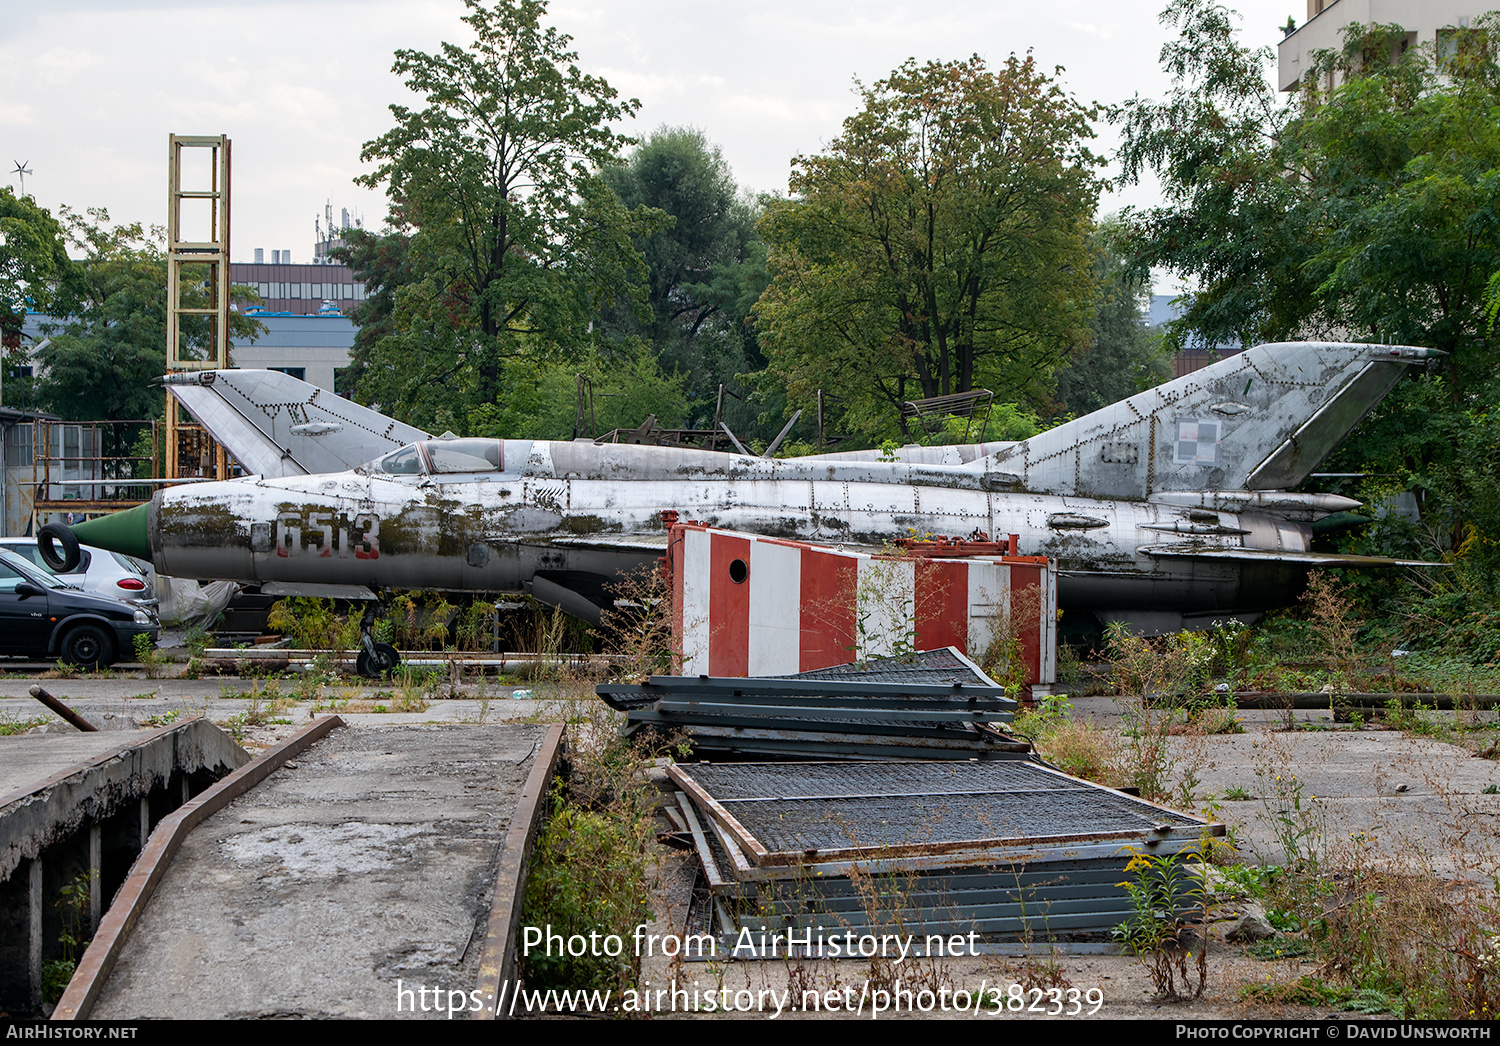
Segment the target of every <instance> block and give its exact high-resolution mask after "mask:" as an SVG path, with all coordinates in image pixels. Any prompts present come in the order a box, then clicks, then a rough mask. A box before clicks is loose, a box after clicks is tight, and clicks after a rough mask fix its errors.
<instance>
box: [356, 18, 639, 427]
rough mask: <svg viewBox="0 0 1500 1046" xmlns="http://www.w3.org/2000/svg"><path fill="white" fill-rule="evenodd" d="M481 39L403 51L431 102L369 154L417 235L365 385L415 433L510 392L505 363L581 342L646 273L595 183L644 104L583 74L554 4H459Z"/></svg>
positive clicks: (610, 199) (399, 65) (372, 179)
mask: <svg viewBox="0 0 1500 1046" xmlns="http://www.w3.org/2000/svg"><path fill="white" fill-rule="evenodd" d="M466 4H467V6H468V9H469V13H468V14H467V15H465V16H464V19H463V20H464V22H465V23H466V24H467V25H468V26H469V28H470V29H471V30H472V31H473V34H474V41H473V43H472V44H471V45H470V46H469V47H467V48H462V47H458V46H456V45H454V44H448V43H445V44H443V45H442V48H441V51H440V53H438V54H425V53H423V52H420V51H398V52H397V53H396V62H395V66H394V71H395V72H396V73H398V74H400V75H403V76H405V77H406V85H407V86H408V87H410V88H411V89H412V90H413V91H415V92H416V93H417V94H419V95H421V96H422V97H423V98H424V99H425V101H426V104H425V106H424V107H422V108H418V109H412V108H408V107H406V106H402V105H393V106H391V113H392V114H393V115H394V116H395V118H396V126H395V127H394V128H392V129H391V130H390V131H388V132H387V133H386V134H384V135H382V136H381V137H380V138H377V139H375V140H374V141H371V142H367V143H366V144H365V148H364V152H363V158H364V159H365V160H367V161H373V162H375V163H376V164H377V165H378V166H377V167H376V169H375V170H374V171H373V172H372V173H370V174H369V175H367V176H365V177H364V178H363V179H361V181H362V182H363V183H364V184H366V185H371V186H379V185H386V186H387V188H388V192H389V195H390V198H391V201H392V219H393V222H394V223H395V224H396V225H397V226H398V228H397V231H398V232H401V233H408V234H409V237H410V242H409V244H408V247H407V251H408V256H407V258H406V259H405V264H406V265H407V266H409V274H408V275H409V279H408V280H407V282H405V283H404V285H403V286H401V287H400V289H399V290H398V291H397V293H396V295H395V298H396V301H395V308H394V315H393V318H392V326H393V332H392V333H391V335H390V336H388V337H386V338H384V339H383V340H382V341H381V342H380V343H379V344H378V345H377V346H376V347H375V349H374V350H373V351H372V352H371V354H370V356H371V359H370V365H369V366H368V367H367V369H366V373H365V376H364V380H363V382H362V383H361V386H360V392H361V394H362V396H363V398H366V399H374V400H378V401H380V402H381V403H382V404H383V405H384V406H385V407H386V409H389V410H395V411H397V412H398V413H401V414H403V415H405V416H408V417H410V419H411V420H412V421H414V422H416V423H419V424H431V423H432V421H433V419H434V417H435V416H436V414H437V411H438V410H439V409H445V410H448V411H451V412H454V413H455V416H457V417H458V418H459V421H460V424H462V423H463V417H464V415H465V414H466V413H467V412H468V411H470V410H472V409H474V408H475V407H478V406H480V405H486V404H488V405H493V404H495V403H496V401H497V400H499V399H501V398H502V397H503V396H504V395H505V394H506V382H507V374H508V373H509V372H510V371H511V368H509V367H507V362H510V361H515V360H517V359H521V358H533V359H534V358H538V357H540V356H544V355H545V354H546V353H548V352H552V351H555V350H556V349H557V348H558V347H567V346H569V345H571V344H576V343H578V342H579V341H580V340H581V338H582V337H583V335H584V333H585V332H586V331H587V329H588V321H589V317H590V316H591V315H592V314H593V312H594V311H595V309H596V308H597V306H598V304H599V303H600V302H601V301H605V300H609V299H611V298H613V297H616V296H620V295H628V294H629V293H631V288H632V285H633V283H634V282H635V281H638V280H639V278H640V274H641V264H640V258H639V255H638V253H637V252H636V250H635V249H634V247H633V246H632V244H631V242H630V238H629V234H630V233H632V232H635V231H637V230H638V228H639V224H638V223H637V222H636V221H635V220H633V218H632V216H631V215H630V214H629V213H628V212H627V211H625V209H624V208H622V207H621V206H620V205H619V204H618V202H617V201H616V199H615V197H614V195H613V194H612V193H610V192H609V191H608V190H607V188H606V187H605V186H604V185H603V184H602V183H601V182H600V181H599V179H598V175H597V172H598V170H599V169H600V168H602V167H604V166H605V165H606V164H608V163H610V162H612V161H613V160H614V158H615V156H616V154H617V153H618V151H619V150H620V149H621V148H622V147H623V146H625V145H628V144H629V141H630V140H629V139H628V138H626V137H624V136H622V135H620V134H618V133H616V131H615V130H614V125H615V124H616V123H618V122H619V121H621V120H623V119H626V118H628V117H630V116H631V115H633V114H634V112H635V110H636V109H637V108H639V104H640V103H639V102H636V101H634V100H621V99H620V98H619V97H618V96H617V93H616V92H615V90H614V89H613V88H612V87H610V86H609V84H607V83H606V82H605V81H604V80H602V79H600V78H598V77H595V76H590V75H587V74H585V73H583V72H581V71H580V70H579V69H578V67H577V65H576V64H574V63H575V62H576V61H577V55H576V54H575V53H574V52H573V51H571V50H569V47H568V45H569V43H570V39H571V38H570V37H568V36H566V35H564V34H562V33H559V32H558V31H557V30H556V29H555V28H551V27H543V26H542V24H541V18H542V16H543V15H544V14H545V12H546V7H547V5H546V3H545V0H499V2H498V3H496V4H495V5H494V6H493V7H486V6H484V5H483V4H481V3H479V2H478V0H466Z"/></svg>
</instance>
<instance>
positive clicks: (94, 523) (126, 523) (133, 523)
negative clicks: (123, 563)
mask: <svg viewBox="0 0 1500 1046" xmlns="http://www.w3.org/2000/svg"><path fill="white" fill-rule="evenodd" d="M149 508H150V506H149V505H137V506H136V507H135V508H128V509H125V510H124V511H123V512H112V513H110V514H109V515H108V516H100V517H99V518H98V519H89V520H85V521H84V522H82V523H75V524H73V536H74V537H76V538H77V539H78V540H79V541H80V542H82V543H83V544H85V545H94V546H97V547H98V548H107V549H109V550H110V551H111V552H119V553H121V554H122V555H126V556H134V557H135V558H136V559H143V560H145V561H146V562H147V563H149V562H151V539H150V538H149V536H148V535H147V533H146V513H147V510H148V509H149Z"/></svg>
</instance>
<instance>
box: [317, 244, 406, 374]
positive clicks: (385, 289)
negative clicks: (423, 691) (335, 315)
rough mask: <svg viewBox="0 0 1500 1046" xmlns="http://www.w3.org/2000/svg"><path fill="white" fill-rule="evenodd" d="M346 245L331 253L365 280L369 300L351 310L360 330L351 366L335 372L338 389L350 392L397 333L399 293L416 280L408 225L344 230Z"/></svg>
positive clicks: (352, 318)
mask: <svg viewBox="0 0 1500 1046" xmlns="http://www.w3.org/2000/svg"><path fill="white" fill-rule="evenodd" d="M342 235H343V240H344V243H343V245H342V246H339V247H335V248H334V249H333V250H332V251H331V252H330V254H331V256H332V257H333V258H334V259H335V260H336V261H340V262H343V263H344V264H345V265H347V266H349V270H350V272H352V273H353V274H354V279H355V280H356V281H357V282H359V283H362V284H364V288H365V298H364V300H363V301H361V302H360V303H359V304H358V305H356V306H355V307H354V310H353V311H352V312H351V313H350V317H349V318H350V319H351V320H353V321H354V326H355V327H356V328H357V329H356V330H355V332H354V344H353V345H352V346H351V347H350V350H349V358H350V365H349V367H348V369H347V370H341V371H337V372H336V373H335V374H334V378H335V380H336V381H337V382H338V385H339V387H338V388H337V389H336V391H337V392H338V393H339V394H340V395H343V396H347V395H350V394H351V393H353V392H354V391H355V389H356V387H357V386H358V385H359V384H360V383H361V382H363V381H364V380H365V379H366V377H367V375H368V374H369V371H370V368H371V366H372V365H373V361H374V358H375V353H376V350H377V348H378V346H379V345H380V343H381V342H382V341H384V340H385V339H386V338H389V337H391V336H392V335H394V334H396V333H397V330H396V292H397V291H398V290H399V289H400V288H401V286H402V285H403V284H405V283H408V282H410V281H411V279H412V270H411V258H410V246H411V235H410V230H408V229H400V228H398V229H395V230H387V231H385V232H381V233H373V232H370V231H369V230H368V229H345V230H344V232H343V234H342Z"/></svg>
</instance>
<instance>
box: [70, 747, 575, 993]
mask: <svg viewBox="0 0 1500 1046" xmlns="http://www.w3.org/2000/svg"><path fill="white" fill-rule="evenodd" d="M545 729H546V728H545V727H542V726H528V725H522V724H496V725H491V726H472V725H469V726H448V725H431V726H397V727H384V728H374V727H360V726H356V727H349V728H346V729H343V730H336V731H334V732H333V733H332V734H330V735H329V736H328V737H327V738H325V739H324V740H322V741H320V742H318V743H317V744H316V745H314V746H313V747H312V748H310V749H309V750H307V751H306V752H304V753H302V755H300V756H298V757H297V758H296V759H295V760H294V761H293V762H292V763H290V764H288V766H287V767H286V768H285V769H283V770H281V771H278V772H277V773H275V774H273V775H272V776H271V777H270V778H268V779H267V780H266V781H265V782H264V783H263V784H261V785H260V786H259V787H257V788H255V789H254V790H252V791H251V792H250V793H248V794H247V795H245V796H242V797H241V798H239V799H237V800H235V801H234V802H233V803H231V804H230V805H229V806H228V807H226V808H225V809H224V810H222V811H220V812H219V813H218V814H216V815H214V816H213V817H211V818H209V819H208V820H207V821H205V822H204V823H203V824H201V825H199V826H198V828H196V829H195V830H194V831H193V833H192V834H191V835H190V836H189V837H188V839H187V841H186V842H185V843H184V845H183V847H182V850H181V851H180V852H179V853H178V855H177V857H176V859H175V860H174V861H173V863H172V866H171V868H170V869H169V870H168V872H167V874H166V876H165V877H164V879H163V881H162V883H161V885H160V887H159V888H158V890H157V892H156V895H155V896H154V897H153V898H152V901H151V903H150V905H149V906H148V907H147V909H146V911H145V913H144V915H143V916H142V918H141V920H140V922H139V924H138V925H137V926H136V929H135V932H134V933H133V934H132V936H131V939H130V940H129V942H128V943H127V945H126V947H125V949H124V953H123V954H122V956H121V958H120V961H119V962H118V964H117V965H116V967H115V969H114V972H113V973H112V974H111V976H110V979H109V982H108V984H107V985H106V986H105V988H104V991H103V993H102V994H101V997H100V999H99V1001H98V1003H97V1004H96V1006H95V1007H94V1010H93V1014H92V1016H93V1017H94V1018H96V1019H114V1018H122V1019H123V1018H150V1017H172V1018H189V1017H191V1018H208V1019H214V1018H257V1017H351V1018H352V1017H376V1018H379V1017H395V1016H397V1015H398V1009H397V1006H398V985H399V986H400V987H402V988H406V989H414V988H416V987H419V986H420V987H427V988H432V987H441V988H443V989H445V990H455V991H460V990H461V991H465V992H467V991H470V990H472V989H473V988H474V985H475V981H476V975H477V969H478V959H479V946H480V943H481V942H482V940H483V937H484V932H485V927H486V923H487V920H488V917H489V910H490V904H491V899H492V894H493V889H494V876H495V866H496V861H497V859H498V856H499V852H500V849H501V846H502V842H503V840H504V837H505V831H506V829H507V828H508V827H509V824H510V818H511V816H512V815H513V813H514V811H515V807H516V800H517V796H518V794H519V791H520V788H521V785H522V784H523V783H524V781H525V779H526V775H527V773H528V771H529V769H530V766H531V762H532V759H533V757H534V755H535V752H536V751H537V748H538V746H539V744H540V742H541V740H542V738H543V736H544V733H545ZM400 1015H401V1016H407V1015H409V1014H408V1013H407V1012H401V1013H400ZM416 1015H417V1016H421V1015H422V1014H420V1013H419V1014H416ZM427 1015H428V1016H431V1015H433V1014H431V1013H429V1014H427ZM439 1015H441V1014H439Z"/></svg>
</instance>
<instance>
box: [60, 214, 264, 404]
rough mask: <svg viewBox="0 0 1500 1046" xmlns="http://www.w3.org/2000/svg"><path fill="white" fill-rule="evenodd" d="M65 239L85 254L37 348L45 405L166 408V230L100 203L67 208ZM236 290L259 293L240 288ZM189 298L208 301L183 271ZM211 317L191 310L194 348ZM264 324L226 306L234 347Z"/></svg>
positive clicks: (202, 342) (202, 341) (188, 326)
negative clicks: (116, 220) (121, 221)
mask: <svg viewBox="0 0 1500 1046" xmlns="http://www.w3.org/2000/svg"><path fill="white" fill-rule="evenodd" d="M61 213H62V219H63V225H64V226H65V228H66V236H67V239H68V241H69V242H70V243H71V244H72V245H73V247H74V249H75V250H76V251H78V252H80V253H81V254H82V257H81V258H80V259H79V260H78V261H76V262H74V263H73V265H74V269H75V273H74V277H73V278H72V279H71V280H70V281H69V282H68V283H67V284H66V286H65V287H64V288H62V289H61V290H60V292H59V293H58V294H56V295H55V297H54V301H53V305H54V309H55V312H56V314H57V316H58V317H59V318H58V319H57V320H56V321H54V322H49V323H48V324H46V325H45V330H46V332H47V334H48V336H49V338H50V341H51V344H49V345H47V346H46V348H44V349H42V351H41V352H40V353H38V355H37V361H38V362H39V363H40V364H41V368H42V372H41V375H40V376H39V377H38V379H37V383H36V389H37V399H38V401H39V402H40V405H41V406H42V407H43V408H44V409H46V410H49V411H52V412H53V413H55V414H57V415H59V416H60V417H63V418H66V419H70V420H80V421H95V420H116V419H130V420H149V419H152V418H157V417H160V416H161V414H162V412H163V410H164V409H165V395H166V394H165V393H164V392H163V390H162V388H161V386H160V385H157V384H155V382H156V380H157V379H158V378H160V377H161V375H162V372H163V371H164V370H165V369H166V345H167V263H166V256H165V254H164V252H163V250H162V240H163V237H164V235H165V234H164V231H163V230H162V229H161V228H160V227H154V228H151V229H145V228H142V226H141V224H140V222H131V223H129V224H127V225H112V224H111V223H110V218H109V213H108V212H107V211H104V210H102V209H99V208H93V209H90V210H89V211H88V212H87V213H86V214H79V213H77V212H75V211H73V210H71V209H69V208H67V207H63V208H62V212H61ZM234 296H235V297H236V298H237V299H241V300H244V299H249V298H253V293H252V292H251V290H250V288H248V287H235V288H234ZM182 300H183V304H185V305H189V306H193V305H206V304H207V297H206V295H205V293H204V290H203V287H202V285H201V283H199V282H195V281H194V280H193V279H192V278H191V277H184V279H183V287H182ZM207 324H208V321H207V319H206V318H205V317H190V318H189V319H188V321H187V322H186V323H185V324H184V328H183V332H184V334H185V335H186V338H187V342H188V345H189V346H190V347H203V346H206V344H207V334H208V328H207ZM264 331H265V326H264V325H263V324H261V323H258V322H257V321H255V320H254V319H252V318H251V317H248V316H245V315H243V314H241V313H238V312H232V313H230V318H229V333H230V339H231V341H230V347H231V351H232V349H233V343H234V341H235V340H247V339H251V338H254V337H256V336H257V335H258V334H261V333H264Z"/></svg>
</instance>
